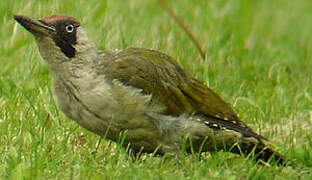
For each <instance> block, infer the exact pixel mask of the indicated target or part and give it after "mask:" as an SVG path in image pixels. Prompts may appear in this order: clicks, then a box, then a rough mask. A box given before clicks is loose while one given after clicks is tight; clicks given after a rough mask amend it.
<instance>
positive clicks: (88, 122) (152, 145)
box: [14, 15, 284, 164]
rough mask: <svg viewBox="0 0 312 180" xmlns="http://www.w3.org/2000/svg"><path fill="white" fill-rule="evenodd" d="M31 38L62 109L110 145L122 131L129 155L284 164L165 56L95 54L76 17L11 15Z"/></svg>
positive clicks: (132, 51)
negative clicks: (228, 155) (219, 154)
mask: <svg viewBox="0 0 312 180" xmlns="http://www.w3.org/2000/svg"><path fill="white" fill-rule="evenodd" d="M14 19H15V20H16V21H17V22H18V23H19V24H21V25H22V26H23V27H24V28H26V29H27V30H28V31H29V32H31V33H32V34H33V35H34V37H35V40H36V43H37V45H38V48H39V52H40V54H41V56H42V57H43V59H44V60H45V62H46V63H47V65H48V67H49V69H50V70H51V74H52V79H53V92H54V96H55V100H56V103H57V105H58V107H59V109H60V110H61V111H62V112H63V113H64V114H65V115H66V116H67V117H69V118H70V119H73V120H74V121H76V122H77V123H78V124H79V125H80V126H82V127H84V128H86V129H88V130H89V131H92V132H94V133H96V134H98V135H100V136H105V137H106V138H108V139H110V140H112V141H115V142H116V141H118V140H119V139H120V134H122V133H123V132H124V134H125V141H124V143H123V145H124V146H126V147H130V148H131V150H132V151H133V152H134V153H137V152H147V153H153V152H156V153H157V154H164V153H173V154H178V153H180V152H181V151H182V149H183V148H182V144H184V145H183V146H184V147H185V146H186V151H188V152H205V151H218V150H227V151H230V152H233V153H238V154H246V155H247V154H250V153H254V154H255V158H256V159H257V160H260V159H261V160H263V161H266V162H267V161H269V160H270V159H275V160H276V161H277V162H278V163H280V164H283V161H284V160H283V158H282V157H281V156H280V155H279V154H278V153H276V152H275V151H273V150H272V149H271V148H269V147H267V145H266V144H265V143H264V138H263V137H262V136H261V135H259V134H257V133H256V132H254V131H253V130H252V129H251V128H249V127H248V126H247V125H246V124H245V123H244V122H242V121H241V120H240V119H239V118H238V116H237V114H236V113H235V112H234V111H233V110H232V108H231V106H229V105H228V104H227V103H225V102H224V101H223V100H222V99H221V98H220V96H219V95H218V94H216V93H215V92H213V91H212V90H211V89H210V88H208V87H207V86H206V85H205V84H203V83H202V82H200V81H199V80H197V79H195V78H193V77H192V76H191V75H190V74H188V73H187V72H185V71H184V70H183V69H182V68H181V67H180V66H179V65H178V64H177V62H176V61H175V60H173V59H172V58H171V57H170V56H168V55H166V54H163V53H161V52H158V51H154V50H148V49H143V48H127V49H124V50H119V51H99V50H98V49H97V47H96V46H95V45H94V44H93V43H92V42H91V41H90V40H89V39H88V37H87V34H86V32H85V30H84V29H83V27H82V26H81V24H80V23H79V22H78V21H77V20H76V19H75V18H73V17H69V16H64V15H51V16H47V17H45V18H43V19H40V20H34V19H31V18H29V17H26V16H21V15H15V16H14Z"/></svg>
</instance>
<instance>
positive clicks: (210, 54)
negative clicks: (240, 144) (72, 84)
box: [0, 0, 312, 179]
mask: <svg viewBox="0 0 312 180" xmlns="http://www.w3.org/2000/svg"><path fill="white" fill-rule="evenodd" d="M166 2H167V3H169V4H170V5H171V6H172V7H173V8H174V10H175V11H176V12H177V14H178V16H179V17H180V18H181V19H182V20H183V21H184V23H185V24H186V25H187V26H188V28H189V29H190V30H191V31H192V32H193V33H194V35H195V36H196V37H197V39H198V40H199V42H200V44H201V45H202V46H203V48H204V51H205V52H206V53H207V57H206V60H205V61H203V60H201V58H200V55H199V53H198V52H197V50H196V48H195V46H194V44H193V43H192V42H191V41H190V39H189V37H188V36H187V35H186V34H185V33H184V31H183V30H182V29H181V28H180V27H179V26H178V25H177V24H176V23H175V22H174V20H173V19H172V18H171V17H170V16H169V15H168V14H167V13H166V12H165V11H164V10H163V9H162V8H161V6H160V5H159V4H158V3H157V1H156V0H151V1H146V0H132V1H125V0H114V1H97V0H90V1H83V0H67V1H60V0H57V1H52V0H45V1H35V0H1V1H0V178H1V177H2V178H3V179H46V178H50V179H54V178H55V179H73V178H74V179H77V178H81V179H90V178H91V179H116V178H117V179H122V178H133V179H206V178H219V179H299V178H302V179H312V174H311V172H312V168H311V167H312V134H311V132H312V85H311V84H312V70H311V67H312V59H311V57H312V56H311V53H312V36H311V34H312V10H311V9H312V1H310V0H296V1H293V0H275V1H269V0H219V1H206V0H169V1H166ZM13 14H22V15H27V16H31V17H34V18H42V17H44V16H47V15H50V14H66V15H70V16H74V17H76V18H77V19H78V20H80V21H81V22H82V24H83V26H84V28H85V29H86V30H87V32H88V34H89V38H90V39H91V40H93V41H94V43H95V44H96V45H97V46H98V47H99V48H100V49H105V50H113V49H123V48H126V47H144V48H151V49H155V50H159V51H162V52H165V53H167V54H169V55H170V56H172V57H173V58H174V59H176V60H177V61H178V62H179V63H180V64H181V65H182V66H183V67H184V69H186V70H187V71H188V72H190V73H191V74H193V75H194V76H196V77H197V78H199V79H201V80H202V81H204V82H205V83H206V84H207V85H209V87H211V88H213V89H214V90H215V91H216V92H218V93H219V94H221V95H222V96H223V97H224V99H225V100H226V101H227V102H229V103H231V104H232V105H233V107H234V109H235V110H236V111H237V113H238V114H239V115H240V117H241V119H242V120H244V121H245V122H246V123H247V124H248V125H250V126H251V127H252V128H253V129H254V130H256V131H257V132H259V133H261V134H262V135H263V136H265V137H267V138H268V139H270V140H271V141H270V142H271V143H270V144H272V146H273V147H274V148H275V149H276V150H278V151H279V152H281V153H282V154H285V156H286V157H288V158H291V159H293V160H294V161H295V162H296V163H297V164H298V165H297V166H290V167H285V168H284V167H275V166H273V167H270V166H259V165H257V164H255V163H253V162H252V161H251V160H248V159H246V158H244V157H239V156H236V155H232V154H229V153H224V152H218V153H206V154H204V156H203V159H202V160H198V155H189V156H185V157H179V159H177V158H174V157H170V156H166V157H156V158H155V157H150V156H148V155H146V156H144V157H142V158H141V159H139V160H132V159H131V158H129V157H128V156H127V154H126V152H125V151H124V150H123V149H122V148H120V147H119V146H118V145H116V144H115V143H111V142H109V141H105V142H103V143H102V144H101V146H100V148H99V150H98V152H97V154H96V155H93V154H92V152H93V151H94V150H95V146H96V141H97V140H98V136H96V135H95V134H92V133H90V132H88V131H86V130H84V129H82V128H80V127H78V125H77V124H76V123H75V122H73V121H72V120H70V119H68V118H66V117H65V116H64V115H63V114H62V113H60V112H59V111H58V109H57V108H56V106H55V104H54V101H53V96H52V92H51V88H50V84H51V80H50V76H49V72H48V69H47V67H46V66H45V63H44V61H43V60H42V59H41V57H40V55H39V53H38V50H37V47H36V44H35V42H34V39H33V37H32V36H31V35H30V33H28V32H26V31H25V30H24V29H23V28H22V27H21V26H19V25H18V24H17V23H16V22H14V20H13ZM2 178H1V179H2Z"/></svg>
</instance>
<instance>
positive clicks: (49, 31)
mask: <svg viewBox="0 0 312 180" xmlns="http://www.w3.org/2000/svg"><path fill="white" fill-rule="evenodd" d="M14 19H15V20H16V21H17V22H18V23H19V24H21V25H22V26H23V27H24V28H25V29H27V30H28V31H29V32H31V33H32V34H33V35H34V36H35V39H36V42H37V45H38V47H39V51H40V54H41V56H42V57H43V58H44V59H45V60H46V61H47V62H48V64H50V65H53V64H59V63H62V62H66V61H70V60H71V59H73V58H75V57H77V55H80V54H84V53H85V52H86V51H88V50H90V49H92V48H94V47H93V45H92V43H90V42H89V40H88V37H87V35H86V33H85V31H84V30H83V28H82V27H81V26H80V23H79V22H78V21H77V20H76V19H75V18H73V17H70V16H64V15H50V16H47V17H44V18H42V19H40V20H35V19H32V18H29V17H27V16H22V15H15V16H14Z"/></svg>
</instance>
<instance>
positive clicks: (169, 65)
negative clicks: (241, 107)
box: [101, 48, 262, 139]
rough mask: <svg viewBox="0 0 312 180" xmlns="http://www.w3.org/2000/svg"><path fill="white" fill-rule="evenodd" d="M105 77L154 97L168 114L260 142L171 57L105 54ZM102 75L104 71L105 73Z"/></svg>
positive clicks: (138, 51)
mask: <svg viewBox="0 0 312 180" xmlns="http://www.w3.org/2000/svg"><path fill="white" fill-rule="evenodd" d="M102 58H106V59H105V60H104V62H105V63H104V64H103V65H102V67H101V69H102V70H103V69H104V72H106V73H105V74H106V76H107V77H108V78H109V79H111V80H112V79H118V80H119V81H121V82H122V83H124V84H125V85H128V86H133V87H136V88H139V89H142V90H143V93H144V94H152V101H157V102H160V103H162V104H164V105H165V106H166V107H167V109H166V112H164V113H166V114H170V115H175V116H178V115H181V114H183V113H188V114H197V115H199V116H202V117H205V118H206V120H207V121H206V122H205V123H206V125H208V126H209V125H213V126H211V127H212V128H213V127H214V128H216V127H217V128H221V127H223V128H226V129H231V130H235V131H238V132H240V133H242V134H244V135H245V136H252V137H256V138H257V139H261V138H262V136H260V135H258V134H257V133H255V132H253V131H252V130H251V129H250V128H248V127H247V126H246V125H245V124H244V123H243V122H242V121H240V120H239V118H238V116H237V115H236V114H235V112H234V111H233V110H232V108H231V107H230V106H229V105H228V104H227V103H225V102H224V101H223V100H222V99H221V98H220V96H219V95H217V94H216V93H215V92H213V91H212V90H211V89H209V88H208V87H207V86H206V85H205V84H203V83H202V82H200V81H198V80H196V79H195V78H193V77H191V76H190V75H189V74H187V73H186V72H185V71H184V70H183V69H182V68H181V67H180V66H179V65H178V64H177V63H176V61H175V60H173V59H172V58H171V57H169V56H167V55H166V54H163V53H160V52H158V51H153V50H148V49H142V48H128V49H125V50H122V51H118V52H112V53H109V52H107V53H103V54H102ZM102 72H103V71H102Z"/></svg>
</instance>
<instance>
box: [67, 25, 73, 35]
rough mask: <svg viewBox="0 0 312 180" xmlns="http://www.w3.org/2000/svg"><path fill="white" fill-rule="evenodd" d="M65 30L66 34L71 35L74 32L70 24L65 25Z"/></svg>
mask: <svg viewBox="0 0 312 180" xmlns="http://www.w3.org/2000/svg"><path fill="white" fill-rule="evenodd" d="M65 29H66V31H67V32H69V33H71V32H73V31H74V26H73V25H72V24H70V25H67V26H66V27H65Z"/></svg>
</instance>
